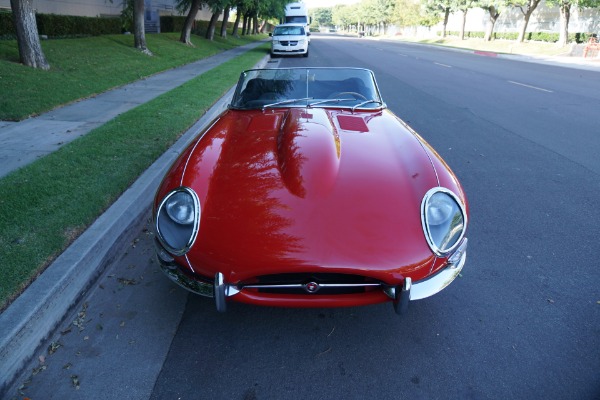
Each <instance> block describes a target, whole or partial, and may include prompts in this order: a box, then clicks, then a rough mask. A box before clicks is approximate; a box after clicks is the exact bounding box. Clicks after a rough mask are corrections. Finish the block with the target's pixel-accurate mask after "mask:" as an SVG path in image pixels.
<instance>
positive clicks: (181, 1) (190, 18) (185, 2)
mask: <svg viewBox="0 0 600 400" xmlns="http://www.w3.org/2000/svg"><path fill="white" fill-rule="evenodd" d="M176 7H177V9H178V10H179V11H180V12H181V13H182V14H183V12H184V11H185V10H186V9H188V7H189V11H188V14H187V16H186V17H185V22H184V23H183V28H182V29H181V36H179V41H180V42H181V43H185V44H187V45H188V46H193V44H192V41H191V36H192V27H193V26H194V21H195V20H196V15H198V11H199V10H200V9H201V8H202V1H201V0H178V1H177V4H176Z"/></svg>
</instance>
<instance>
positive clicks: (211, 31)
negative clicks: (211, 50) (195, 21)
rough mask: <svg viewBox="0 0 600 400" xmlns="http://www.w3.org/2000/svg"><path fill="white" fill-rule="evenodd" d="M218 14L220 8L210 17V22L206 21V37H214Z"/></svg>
mask: <svg viewBox="0 0 600 400" xmlns="http://www.w3.org/2000/svg"><path fill="white" fill-rule="evenodd" d="M220 15H221V10H220V9H218V10H217V11H215V12H214V13H213V15H212V17H210V22H209V23H208V28H207V29H206V36H205V37H206V39H208V40H213V39H214V38H215V28H216V26H217V21H218V19H219V16H220Z"/></svg>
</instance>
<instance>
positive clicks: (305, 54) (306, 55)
mask: <svg viewBox="0 0 600 400" xmlns="http://www.w3.org/2000/svg"><path fill="white" fill-rule="evenodd" d="M302 57H308V49H306V53H304V54H302Z"/></svg>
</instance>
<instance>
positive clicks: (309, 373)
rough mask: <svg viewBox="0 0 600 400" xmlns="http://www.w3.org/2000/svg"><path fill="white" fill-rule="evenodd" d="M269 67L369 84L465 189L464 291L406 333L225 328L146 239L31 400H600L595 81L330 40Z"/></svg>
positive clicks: (229, 321)
mask: <svg viewBox="0 0 600 400" xmlns="http://www.w3.org/2000/svg"><path fill="white" fill-rule="evenodd" d="M275 61H277V62H275V63H273V64H270V65H269V66H274V65H276V64H277V63H279V66H281V67H293V66H315V67H317V66H351V67H364V68H368V69H371V70H373V71H374V73H375V76H376V78H377V80H378V84H379V88H380V90H381V92H382V97H383V99H384V100H385V101H386V103H387V105H388V107H389V108H390V109H391V110H392V111H393V112H394V113H395V114H396V115H398V116H399V117H400V118H402V119H403V120H405V121H406V122H408V123H409V124H410V125H411V126H412V127H413V128H414V129H415V130H416V131H417V132H418V133H419V134H420V135H421V136H423V137H424V138H425V139H426V140H427V141H428V142H429V143H430V144H431V145H432V146H433V148H435V149H436V150H437V151H438V152H439V153H440V154H441V156H442V157H443V158H444V159H445V160H446V162H448V164H449V165H450V167H451V168H452V169H453V170H454V172H455V173H456V174H457V175H458V177H459V179H460V180H461V182H462V184H463V186H464V188H465V190H466V193H467V195H468V198H469V201H470V207H471V220H470V225H469V230H468V233H467V236H468V238H469V252H468V258H467V263H466V265H465V268H464V269H463V272H462V276H461V278H460V279H457V280H456V281H455V282H454V283H453V284H452V285H450V286H449V287H448V288H446V289H445V290H443V291H442V292H440V293H439V294H437V295H435V296H433V297H431V298H428V299H424V300H421V301H417V302H412V303H411V304H410V309H409V313H408V314H407V315H405V316H403V317H399V316H397V315H396V314H394V312H393V309H392V306H391V304H384V305H377V306H368V307H360V308H347V309H316V310H313V309H275V308H257V307H252V306H248V305H242V304H235V303H232V304H230V305H228V311H227V313H225V314H219V313H217V312H216V310H215V306H214V304H213V302H212V301H211V300H210V299H206V298H201V297H198V296H194V295H191V294H190V295H188V294H187V293H186V292H184V291H183V289H180V288H179V287H177V286H175V285H174V284H172V283H171V282H170V281H168V279H167V278H165V277H164V276H162V273H161V272H160V271H159V270H158V267H157V264H156V262H154V261H153V255H152V252H153V238H152V234H151V232H150V230H149V225H146V228H145V229H144V231H142V232H140V234H139V235H138V238H137V239H136V241H135V242H134V243H131V244H130V246H129V247H128V250H127V252H126V253H125V254H115V259H116V261H115V263H114V264H113V265H111V266H110V267H109V268H108V269H107V271H106V272H105V273H104V275H103V276H102V277H101V278H100V279H99V281H98V285H97V286H96V287H95V288H93V289H92V290H91V291H90V292H89V293H88V295H87V296H86V298H85V299H83V300H82V302H81V304H79V305H78V307H77V308H76V309H75V310H73V314H72V315H71V316H70V317H68V318H67V319H66V321H65V322H64V323H63V324H62V325H61V329H60V331H59V332H56V333H54V334H53V335H52V336H51V338H50V340H49V341H48V346H49V348H50V349H51V352H47V353H45V354H43V355H42V354H41V355H40V357H43V358H40V359H38V360H35V363H33V364H32V365H31V367H30V368H29V372H28V373H27V374H26V376H23V377H22V379H20V381H19V382H17V384H16V388H18V387H19V386H21V385H23V386H22V389H21V390H22V392H23V395H22V396H20V397H25V396H26V397H29V398H31V399H34V400H35V399H79V398H81V399H113V398H114V399H116V398H128V399H147V398H152V399H248V400H250V399H279V398H286V399H354V398H355V399H363V398H378V399H401V398H410V399H435V398H443V399H449V398H450V399H464V398H474V399H488V398H489V399H498V398H516V399H526V398H547V399H597V398H599V397H600V373H599V371H600V285H599V283H600V269H599V268H598V261H597V258H596V257H595V250H596V249H597V248H598V244H599V239H598V237H599V236H600V235H599V234H600V229H599V228H598V226H599V225H600V208H599V204H600V202H599V195H598V194H599V193H600V157H598V154H600V135H599V133H600V73H599V72H593V71H586V70H578V69H569V68H564V67H560V66H550V65H542V64H537V63H529V62H521V61H518V60H514V59H506V58H499V57H486V56H482V55H477V54H473V53H472V52H460V51H450V50H444V49H440V48H434V47H430V46H420V45H413V44H405V43H393V42H385V41H370V40H366V39H356V38H344V37H341V36H336V35H319V34H315V35H313V37H312V41H311V45H310V56H309V57H308V58H303V57H297V58H296V57H294V58H281V59H279V58H278V59H275ZM50 353H51V354H50ZM42 361H43V362H42ZM31 371H34V373H33V374H32V373H31ZM30 375H31V376H30ZM16 388H15V389H16ZM15 396H16V394H15ZM16 397H17V398H19V397H18V396H16Z"/></svg>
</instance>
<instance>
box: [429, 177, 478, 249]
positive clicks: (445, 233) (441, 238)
mask: <svg viewBox="0 0 600 400" xmlns="http://www.w3.org/2000/svg"><path fill="white" fill-rule="evenodd" d="M421 222H422V225H423V231H424V233H425V238H426V239H427V243H428V244H429V247H430V248H431V250H432V251H433V252H434V253H435V254H436V255H438V256H446V255H448V254H449V253H451V252H452V251H453V250H454V249H455V248H456V246H458V245H459V244H460V241H461V239H462V238H463V236H464V234H465V229H466V227H467V214H466V212H465V209H464V206H463V204H462V202H461V201H460V200H459V199H458V197H457V196H456V195H455V194H454V193H452V192H451V191H450V190H448V189H444V188H439V187H438V188H433V189H431V190H430V191H428V192H427V193H426V194H425V197H424V198H423V202H422V203H421Z"/></svg>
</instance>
